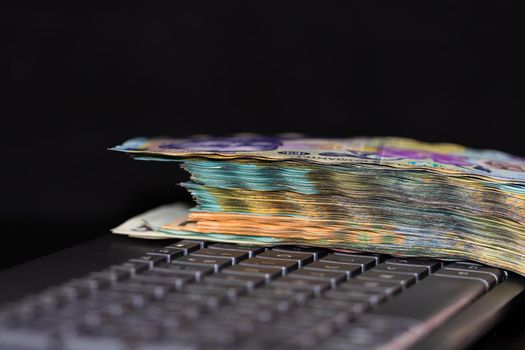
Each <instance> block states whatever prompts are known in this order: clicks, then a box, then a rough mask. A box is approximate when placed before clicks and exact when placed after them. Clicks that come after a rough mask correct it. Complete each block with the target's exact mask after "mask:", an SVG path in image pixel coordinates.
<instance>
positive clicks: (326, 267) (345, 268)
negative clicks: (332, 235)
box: [304, 260, 362, 279]
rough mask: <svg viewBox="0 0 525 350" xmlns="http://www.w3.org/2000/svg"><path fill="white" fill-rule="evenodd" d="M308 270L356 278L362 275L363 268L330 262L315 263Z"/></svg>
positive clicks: (307, 267) (307, 266)
mask: <svg viewBox="0 0 525 350" xmlns="http://www.w3.org/2000/svg"><path fill="white" fill-rule="evenodd" d="M304 269H306V270H320V271H339V272H344V273H345V274H346V278H347V279H348V278H351V277H354V276H356V275H358V274H360V273H361V271H362V266H361V265H357V264H339V263H334V262H330V261H323V260H319V261H314V262H313V263H311V264H308V265H306V266H305V267H304Z"/></svg>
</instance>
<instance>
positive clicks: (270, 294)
mask: <svg viewBox="0 0 525 350" xmlns="http://www.w3.org/2000/svg"><path fill="white" fill-rule="evenodd" d="M313 295H314V292H313V291H311V290H307V289H292V288H289V287H287V286H285V287H282V286H272V285H269V286H266V287H264V288H257V289H255V290H254V291H253V292H252V294H251V296H253V297H255V298H264V299H279V300H281V299H282V300H289V301H293V302H294V303H298V304H302V303H304V302H305V301H306V300H307V299H309V298H311V297H313Z"/></svg>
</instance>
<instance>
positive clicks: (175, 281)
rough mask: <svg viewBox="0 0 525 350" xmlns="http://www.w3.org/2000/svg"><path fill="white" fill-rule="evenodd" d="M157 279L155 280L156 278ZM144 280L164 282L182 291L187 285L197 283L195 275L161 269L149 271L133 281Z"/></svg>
mask: <svg viewBox="0 0 525 350" xmlns="http://www.w3.org/2000/svg"><path fill="white" fill-rule="evenodd" d="M153 277H154V278H155V279H154V278H153ZM144 278H149V279H150V281H154V280H158V281H159V282H161V281H164V283H166V284H168V285H173V286H174V287H175V289H177V290H178V289H180V288H182V286H184V285H185V284H188V283H191V282H193V281H195V276H194V275H193V274H188V273H184V272H183V273H181V272H180V271H176V270H169V269H167V270H161V269H154V270H151V271H147V272H145V273H143V274H141V275H139V276H137V277H135V278H133V281H142V280H144Z"/></svg>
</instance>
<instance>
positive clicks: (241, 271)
mask: <svg viewBox="0 0 525 350" xmlns="http://www.w3.org/2000/svg"><path fill="white" fill-rule="evenodd" d="M222 272H223V273H226V274H235V275H248V276H259V277H263V278H264V279H265V280H266V281H270V280H272V279H275V278H277V277H279V276H282V274H283V272H282V269H281V268H280V267H265V266H245V265H234V266H230V267H228V268H226V269H224V270H222Z"/></svg>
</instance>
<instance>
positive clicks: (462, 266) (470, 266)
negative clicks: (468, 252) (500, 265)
mask: <svg viewBox="0 0 525 350" xmlns="http://www.w3.org/2000/svg"><path fill="white" fill-rule="evenodd" d="M445 269H447V270H467V271H476V272H484V273H489V274H491V275H492V276H494V278H496V281H497V283H501V282H502V281H504V280H505V277H506V276H505V271H502V270H500V269H497V268H495V267H488V266H483V265H480V264H476V263H470V262H457V263H452V264H448V265H445Z"/></svg>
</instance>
